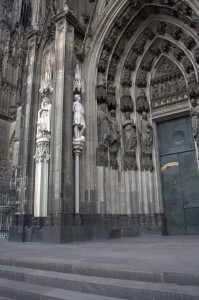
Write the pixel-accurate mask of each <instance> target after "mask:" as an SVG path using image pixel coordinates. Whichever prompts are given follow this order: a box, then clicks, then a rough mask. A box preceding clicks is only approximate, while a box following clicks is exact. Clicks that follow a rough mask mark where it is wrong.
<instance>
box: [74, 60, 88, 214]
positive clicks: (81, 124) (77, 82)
mask: <svg viewBox="0 0 199 300" xmlns="http://www.w3.org/2000/svg"><path fill="white" fill-rule="evenodd" d="M84 91H85V90H84V81H83V80H82V78H81V70H80V67H79V64H78V63H77V64H76V68H75V77H74V80H73V93H74V101H73V153H74V154H75V213H76V214H78V213H79V212H80V210H79V199H80V155H81V153H82V150H83V148H84V144H85V136H84V132H85V129H86V124H85V119H84V107H83V105H82V103H81V94H82V93H84Z"/></svg>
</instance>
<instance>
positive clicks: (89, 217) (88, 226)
mask: <svg viewBox="0 0 199 300" xmlns="http://www.w3.org/2000/svg"><path fill="white" fill-rule="evenodd" d="M164 232H165V224H164V216H163V215H158V214H157V215H153V216H147V215H131V216H129V215H128V216H127V215H98V214H58V215H56V216H55V215H49V216H48V217H47V218H34V217H33V216H17V217H16V218H14V219H13V223H12V226H10V231H9V241H12V242H39V243H57V244H62V243H74V242H88V241H99V240H108V239H115V238H121V237H135V236H142V235H153V234H155V235H163V234H164Z"/></svg>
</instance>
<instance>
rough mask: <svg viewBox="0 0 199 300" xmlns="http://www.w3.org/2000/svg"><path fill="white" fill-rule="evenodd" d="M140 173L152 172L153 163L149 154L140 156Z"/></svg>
mask: <svg viewBox="0 0 199 300" xmlns="http://www.w3.org/2000/svg"><path fill="white" fill-rule="evenodd" d="M141 171H151V172H152V171H153V162H152V156H151V154H147V153H145V154H142V155H141Z"/></svg>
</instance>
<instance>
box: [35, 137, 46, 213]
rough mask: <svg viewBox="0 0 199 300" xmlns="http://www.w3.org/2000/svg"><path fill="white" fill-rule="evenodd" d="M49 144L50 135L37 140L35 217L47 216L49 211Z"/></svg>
mask: <svg viewBox="0 0 199 300" xmlns="http://www.w3.org/2000/svg"><path fill="white" fill-rule="evenodd" d="M49 145H50V139H49V138H48V137H42V138H38V139H37V141H36V154H35V157H34V158H35V162H36V166H35V194H34V217H47V213H48V212H47V204H48V165H49V158H50V155H49Z"/></svg>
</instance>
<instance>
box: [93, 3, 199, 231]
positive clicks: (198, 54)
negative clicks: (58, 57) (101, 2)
mask: <svg viewBox="0 0 199 300" xmlns="http://www.w3.org/2000/svg"><path fill="white" fill-rule="evenodd" d="M118 2H119V1H118ZM119 6H120V8H119ZM106 9H107V10H106V12H107V15H108V16H109V17H108V18H107V20H108V21H107V24H106V23H105V22H104V23H103V20H102V25H101V27H100V26H99V29H98V30H97V31H96V39H95V40H94V44H96V41H98V43H97V47H96V48H95V47H94V46H93V49H98V50H96V51H95V50H94V51H93V53H94V54H93V56H94V55H95V57H98V58H97V62H96V65H97V79H96V81H95V82H93V83H94V85H96V100H97V101H96V111H97V113H96V114H95V117H94V118H95V124H97V125H96V127H97V130H96V132H94V133H93V134H94V135H96V136H97V138H96V139H95V140H96V148H97V151H96V166H97V193H98V196H99V197H98V212H99V213H102V212H106V213H111V214H131V215H139V216H140V215H142V216H143V215H144V216H145V217H146V219H147V218H148V220H149V219H150V220H153V221H154V219H155V218H156V216H157V215H158V216H161V217H160V219H161V218H162V216H165V217H166V222H167V225H168V226H167V232H168V233H169V234H178V233H199V221H198V220H199V201H198V200H194V201H193V202H194V204H193V203H192V204H193V205H192V211H191V210H189V215H188V210H186V211H185V207H186V205H185V203H186V202H187V198H186V197H192V198H193V199H195V198H194V197H195V196H196V195H197V194H198V188H197V182H198V180H199V176H198V164H197V160H196V153H197V151H198V149H197V143H195V142H194V139H193V132H192V129H191V118H190V117H189V115H190V108H191V103H190V101H189V100H190V99H197V98H198V96H199V90H198V64H199V38H198V30H199V17H198V11H197V9H196V8H194V6H193V5H191V4H189V3H188V1H184V0H178V1H173V0H148V1H147V0H146V1H123V2H122V3H113V2H111V1H110V3H109V5H108V6H107V8H106ZM111 11H112V13H113V15H112V16H111ZM110 19H111V20H113V21H112V22H111V24H110ZM106 25H107V28H108V29H107V28H106ZM102 26H103V28H106V29H103V30H102ZM105 31H106V33H105ZM102 35H104V36H103V38H102ZM100 40H101V41H102V42H100V46H99V41H100ZM96 53H97V55H96ZM89 59H90V57H89ZM90 61H91V63H92V64H93V60H92V59H91V60H90ZM95 61H96V60H95ZM91 68H92V67H91ZM90 74H92V75H93V73H92V72H90ZM92 75H91V76H92ZM90 81H93V79H92V80H90V79H89V82H90ZM170 120H171V121H170ZM163 121H167V122H168V123H162V122H163ZM162 124H163V125H162ZM165 124H167V125H168V131H167V128H166V127H165ZM175 124H178V125H176V126H177V127H179V126H182V128H181V130H178V131H179V132H181V131H182V132H183V130H184V131H185V132H186V134H188V135H187V136H186V138H187V139H188V141H189V142H187V147H188V148H186V149H185V148H184V151H185V152H186V151H189V150H190V151H192V152H191V154H190V153H189V159H190V165H191V166H192V167H190V169H189V170H188V172H190V176H189V178H192V179H190V180H189V184H188V185H187V187H186V191H183V188H182V182H184V181H183V180H184V179H183V178H184V177H183V178H181V179H180V180H181V188H179V189H178V195H181V200H179V201H181V204H180V205H181V213H182V215H183V218H184V221H183V222H184V223H183V224H184V225H182V226H181V225H179V224H180V222H181V221H179V224H177V225H175V224H176V223H178V220H177V219H178V214H179V211H178V208H177V205H174V203H173V204H172V205H173V206H172V205H170V206H169V209H168V202H169V201H172V199H173V198H172V197H171V195H170V193H172V190H169V189H167V190H165V182H166V181H164V180H165V178H164V176H162V179H161V167H163V165H162V163H164V161H163V160H162V159H159V152H160V154H161V147H162V145H161V140H162V139H163V140H164V138H163V137H162V136H165V139H166V138H168V139H169V128H173V129H172V130H174V129H175ZM179 124H181V125H179ZM183 124H184V125H183ZM183 126H184V127H183ZM157 127H158V131H157ZM162 128H164V130H163V129H162ZM172 130H171V131H172ZM171 131H170V134H171ZM179 132H177V131H176V132H172V134H173V135H174V136H175V134H176V137H175V138H176V139H177V140H178V138H179V139H180V133H179ZM178 133H179V135H178ZM167 135H168V136H167ZM182 135H183V133H182ZM175 138H174V140H175ZM184 141H187V140H186V139H184ZM170 146H171V145H170ZM177 146H179V147H177ZM168 147H169V146H168ZM181 147H182V145H181V144H180V143H179V144H178V143H177V142H176V144H175V149H176V151H177V152H176V153H181V149H182V148H181ZM187 153H188V152H187ZM187 155H188V154H187ZM185 156H186V155H185ZM94 157H95V155H94ZM187 157H188V156H187ZM178 158H179V154H178ZM181 161H182V160H181ZM169 163H170V162H169V161H168V162H167V163H166V164H168V166H170V167H168V168H167V171H168V170H169V172H171V173H172V172H174V173H175V168H177V165H175V164H174V166H173V165H172V164H171V165H169ZM177 163H178V167H179V168H181V166H179V164H180V158H179V159H178V160H177V162H176V164H177ZM182 168H183V162H182ZM182 168H181V169H180V170H182ZM179 172H180V171H179ZM182 176H183V175H182ZM166 178H167V179H168V177H166ZM169 180H170V182H171V181H172V175H171V176H170V179H169ZM193 182H194V184H193ZM173 184H174V185H175V183H173ZM193 185H194V186H195V188H194V189H193ZM162 186H163V188H162ZM185 194H186V196H185ZM185 198H186V199H185ZM196 198H197V197H196ZM169 203H170V202H169ZM189 208H191V207H189ZM186 213H187V216H185V215H186ZM164 214H165V215H164ZM171 215H172V217H171ZM192 217H193V220H192V221H190V220H191V218H192ZM186 218H187V220H189V221H186V220H185V219H186ZM171 219H172V220H173V221H172V222H173V223H172V224H170V225H171V227H172V226H173V227H175V228H174V229H171V227H169V226H170V225H169V222H170V220H171ZM161 220H162V219H161ZM153 221H152V222H153ZM146 222H147V221H146ZM149 222H150V221H149ZM158 222H159V221H157V223H158ZM186 222H189V224H188V223H187V224H186ZM160 223H161V221H160ZM178 225H179V226H180V227H181V228H180V229H179V228H178V229H179V230H178V229H176V228H177V227H178ZM183 226H184V227H183ZM182 227H183V228H182ZM188 227H189V229H187V228H188Z"/></svg>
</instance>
